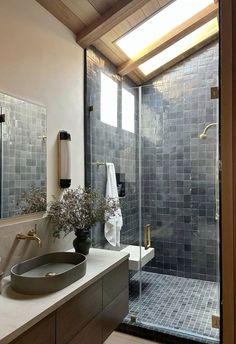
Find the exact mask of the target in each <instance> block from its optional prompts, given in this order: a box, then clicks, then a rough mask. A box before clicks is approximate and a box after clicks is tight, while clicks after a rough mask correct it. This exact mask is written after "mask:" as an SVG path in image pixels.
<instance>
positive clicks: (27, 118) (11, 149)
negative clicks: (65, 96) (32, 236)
mask: <svg viewBox="0 0 236 344" xmlns="http://www.w3.org/2000/svg"><path fill="white" fill-rule="evenodd" d="M46 132H47V128H46V108H45V107H43V106H41V105H37V104H33V103H31V102H28V101H25V100H21V99H17V98H15V97H12V96H9V95H6V94H3V93H0V218H6V217H11V216H15V215H22V214H29V213H35V212H39V211H44V210H46V179H47V178H46V176H47V174H46V173H47V171H46V169H47V166H46V158H47V156H46V148H47V147H46V138H47V137H46Z"/></svg>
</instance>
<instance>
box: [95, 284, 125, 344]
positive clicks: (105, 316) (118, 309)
mask: <svg viewBox="0 0 236 344" xmlns="http://www.w3.org/2000/svg"><path fill="white" fill-rule="evenodd" d="M128 312H129V291H128V288H126V289H125V290H123V292H122V293H120V294H119V296H117V297H116V299H115V300H114V301H113V302H112V303H110V304H109V305H108V306H107V307H106V308H105V309H104V311H103V313H102V324H103V325H102V326H103V341H105V340H106V339H107V338H108V337H109V336H110V334H111V333H112V332H113V331H114V330H115V329H116V327H117V326H118V325H119V324H120V323H121V321H122V320H123V319H124V317H125V316H126V315H127V314H128Z"/></svg>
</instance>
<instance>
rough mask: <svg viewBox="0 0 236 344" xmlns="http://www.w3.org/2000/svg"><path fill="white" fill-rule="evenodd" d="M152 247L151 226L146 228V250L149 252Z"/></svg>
mask: <svg viewBox="0 0 236 344" xmlns="http://www.w3.org/2000/svg"><path fill="white" fill-rule="evenodd" d="M150 247H151V225H145V226H144V248H145V250H147V249H148V248H150Z"/></svg>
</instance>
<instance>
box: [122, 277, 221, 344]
mask: <svg viewBox="0 0 236 344" xmlns="http://www.w3.org/2000/svg"><path fill="white" fill-rule="evenodd" d="M129 286H130V287H129V288H130V296H129V301H130V305H129V306H130V309H129V310H130V312H129V315H128V316H127V317H126V318H125V320H124V323H128V324H133V325H134V326H141V327H144V328H148V329H151V330H157V331H158V332H165V333H168V334H173V335H175V336H180V337H186V338H188V339H193V340H196V341H198V342H201V343H218V342H219V330H218V329H214V328H212V327H211V316H212V315H218V314H219V284H218V283H216V282H209V281H203V280H197V279H191V278H184V277H176V276H171V275H163V274H157V273H153V272H145V271H144V272H142V304H141V311H140V312H139V309H140V308H139V273H136V274H135V275H134V276H133V277H132V278H131V279H130V284H129ZM131 314H137V322H136V323H131V321H130V315H131Z"/></svg>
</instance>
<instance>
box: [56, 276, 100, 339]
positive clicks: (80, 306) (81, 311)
mask: <svg viewBox="0 0 236 344" xmlns="http://www.w3.org/2000/svg"><path fill="white" fill-rule="evenodd" d="M101 310H102V281H101V280H99V281H98V282H95V283H94V284H92V285H91V286H90V287H88V288H86V289H85V290H84V291H83V292H81V293H79V294H78V295H76V296H75V297H73V298H72V299H71V300H70V301H68V302H67V303H66V304H64V305H63V306H61V307H60V308H59V309H58V310H57V312H56V314H57V329H56V341H57V344H66V343H68V342H70V341H71V340H72V339H73V338H74V337H75V336H76V335H77V334H78V333H79V332H80V331H81V330H82V329H83V328H84V327H85V326H86V325H87V324H88V323H89V321H91V320H92V319H93V318H94V317H95V316H96V315H97V314H98V313H99V312H101ZM81 344H82V343H81Z"/></svg>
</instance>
